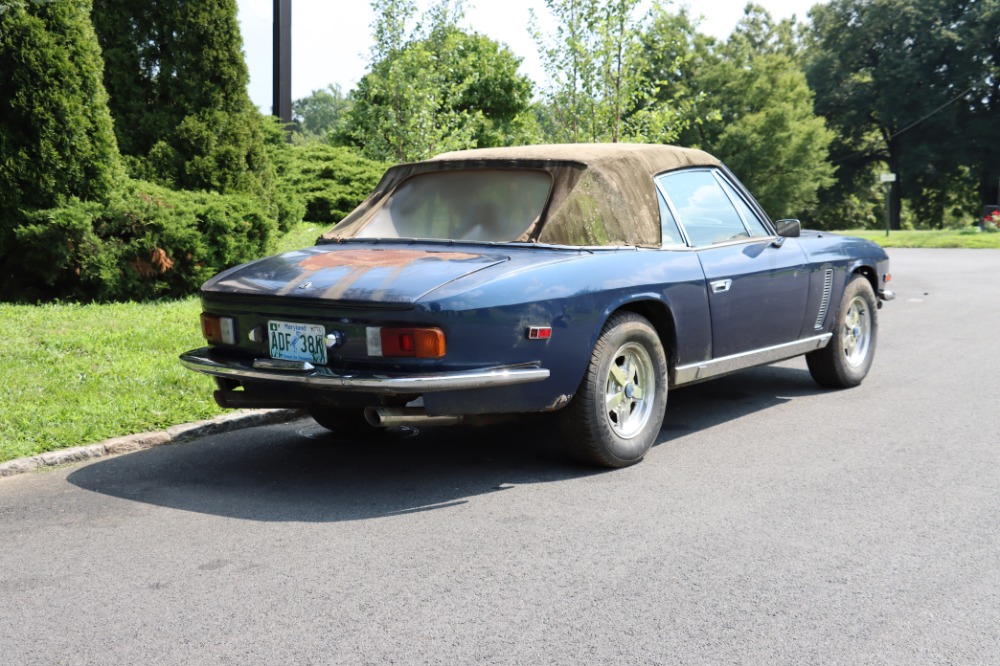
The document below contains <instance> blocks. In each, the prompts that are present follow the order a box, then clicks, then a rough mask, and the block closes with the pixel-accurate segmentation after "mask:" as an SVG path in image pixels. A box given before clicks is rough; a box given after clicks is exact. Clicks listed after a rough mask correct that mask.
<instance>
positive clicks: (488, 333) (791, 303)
mask: <svg viewBox="0 0 1000 666" xmlns="http://www.w3.org/2000/svg"><path fill="white" fill-rule="evenodd" d="M888 268H889V265H888V259H887V257H886V254H885V252H884V251H883V250H882V249H881V248H880V247H879V246H878V245H876V244H874V243H871V242H868V241H864V240H860V239H856V238H847V237H842V236H837V235H832V234H827V233H816V232H805V231H801V229H800V225H799V222H798V221H797V220H778V221H777V222H772V221H771V220H770V219H769V218H768V216H767V215H766V214H765V212H764V211H763V210H762V209H761V207H760V206H759V205H758V204H757V202H756V201H755V200H754V198H753V197H752V196H751V195H750V194H749V193H748V192H747V191H746V190H745V189H744V188H743V186H742V185H741V184H740V183H739V181H738V180H737V179H736V178H735V177H734V176H733V174H732V173H730V172H729V171H728V170H727V169H726V168H725V167H724V166H723V165H722V164H720V163H719V161H718V160H716V159H715V158H713V157H712V156H711V155H709V154H707V153H704V152H701V151H698V150H690V149H684V148H676V147H671V146H649V145H622V144H615V145H566V146H559V145H557V146H529V147H522V148H498V149H483V150H470V151H462V152H454V153H447V154H444V155H440V156H438V157H435V158H434V159H431V160H427V161H424V162H419V163H415V164H404V165H400V166H396V167H393V168H391V169H389V170H388V172H386V174H385V176H384V177H383V178H382V180H381V182H380V183H379V184H378V186H377V187H376V189H375V191H374V193H373V194H372V195H371V196H370V197H369V198H368V199H367V200H366V201H365V202H364V203H362V204H361V205H360V206H359V207H358V208H357V209H356V210H355V211H354V212H352V213H351V214H350V215H349V216H347V217H346V218H345V219H344V220H343V221H342V222H341V223H340V224H338V225H337V226H335V227H334V228H333V229H332V230H330V231H329V232H328V233H327V234H325V235H324V236H322V237H321V238H320V239H319V240H318V241H317V244H316V245H315V246H313V247H309V248H306V249H303V250H299V251H296V252H287V253H285V254H281V255H278V256H275V257H270V258H267V259H261V260H259V261H255V262H252V263H249V264H245V265H242V266H237V267H235V268H232V269H230V270H227V271H225V272H223V273H221V274H219V275H218V276H216V277H214V278H213V279H211V280H209V281H208V282H207V283H206V284H205V285H204V286H203V288H202V294H201V297H202V303H203V309H204V313H203V314H202V328H203V331H204V335H205V337H206V338H207V340H208V346H207V347H204V348H202V349H197V350H193V351H190V352H188V353H186V354H184V355H182V356H181V360H182V362H183V363H184V365H185V366H187V367H188V368H190V369H192V370H195V371H198V372H203V373H206V374H209V375H213V376H214V377H215V378H216V381H217V385H218V390H217V391H216V393H215V398H216V400H217V401H218V403H219V404H220V405H222V406H223V407H301V408H304V409H307V410H308V411H309V413H310V414H312V416H313V417H314V418H315V419H316V421H317V422H319V423H320V424H321V425H323V426H324V427H327V428H330V429H331V430H337V431H342V432H344V433H345V434H351V433H356V432H358V431H359V430H364V429H367V428H370V427H372V426H374V427H379V426H383V427H384V426H388V425H399V424H419V423H424V424H444V423H454V422H458V421H464V422H467V423H469V422H471V423H483V422H489V421H491V420H494V419H496V418H498V417H501V416H509V415H513V414H519V413H525V412H555V413H556V414H555V415H554V417H555V418H558V419H559V421H560V423H561V425H562V428H563V433H564V439H565V441H566V443H567V444H568V445H569V446H570V447H571V448H572V449H573V450H574V451H575V452H576V453H577V454H578V455H579V456H580V457H582V458H583V459H585V460H587V461H589V462H592V463H596V464H599V465H605V466H612V467H619V466H624V465H629V464H632V463H635V462H638V461H639V460H641V459H642V457H643V456H644V455H645V454H646V452H647V451H648V450H649V448H650V446H651V445H652V443H653V441H654V439H655V438H656V435H657V433H658V431H659V429H660V426H661V423H662V421H663V416H664V408H665V406H666V401H667V392H668V390H669V389H670V388H672V387H674V386H680V385H682V384H689V383H692V382H699V381H702V380H705V379H710V378H712V377H717V376H719V375H723V374H726V373H731V372H734V371H737V370H740V369H743V368H747V367H750V366H755V365H761V364H766V363H773V362H775V361H779V360H782V359H787V358H791V357H793V356H798V355H802V354H804V355H805V357H806V361H807V363H808V366H809V370H810V372H811V373H812V376H813V377H814V378H815V379H816V381H818V382H819V383H820V384H821V385H823V386H828V387H849V386H854V385H857V384H858V383H860V382H861V381H862V379H864V377H865V375H866V374H867V373H868V369H869V367H870V366H871V363H872V358H873V356H874V353H875V343H876V339H877V334H878V318H877V310H878V308H879V307H880V306H881V303H880V301H881V300H889V299H891V298H892V292H891V291H889V290H888V289H886V283H887V282H888V281H889V273H888Z"/></svg>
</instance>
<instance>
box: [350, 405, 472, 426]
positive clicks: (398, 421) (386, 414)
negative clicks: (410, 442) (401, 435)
mask: <svg viewBox="0 0 1000 666" xmlns="http://www.w3.org/2000/svg"><path fill="white" fill-rule="evenodd" d="M365 420H366V421H368V424H369V425H371V426H374V427H376V428H390V427H392V426H446V425H454V424H456V423H459V422H461V420H462V417H461V416H428V415H427V413H426V412H424V410H423V409H422V408H420V407H365Z"/></svg>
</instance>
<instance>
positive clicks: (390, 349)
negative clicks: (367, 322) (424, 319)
mask: <svg viewBox="0 0 1000 666" xmlns="http://www.w3.org/2000/svg"><path fill="white" fill-rule="evenodd" d="M368 331H369V333H368V353H369V354H370V355H372V356H409V357H413V358H441V357H442V356H444V353H445V342H444V331H442V330H441V329H440V328H389V327H383V328H380V329H379V328H370V329H368ZM376 332H377V333H376Z"/></svg>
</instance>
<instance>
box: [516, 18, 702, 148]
mask: <svg viewBox="0 0 1000 666" xmlns="http://www.w3.org/2000/svg"><path fill="white" fill-rule="evenodd" d="M545 4H546V7H547V9H548V11H549V13H550V14H551V15H552V18H553V19H554V21H555V25H556V27H555V31H554V32H553V33H552V34H544V33H542V32H541V31H540V30H539V29H538V27H537V21H536V25H535V26H534V27H533V34H534V38H535V42H536V44H537V45H538V48H539V52H540V54H541V56H542V63H543V66H544V68H545V72H546V74H547V76H548V79H549V87H548V89H547V90H546V91H545V96H546V106H545V109H546V112H547V116H548V118H547V126H548V127H549V128H551V134H552V135H553V136H552V137H551V138H552V139H553V140H556V141H568V142H580V141H586V142H600V141H610V142H618V141H654V142H663V143H667V142H671V141H673V140H675V139H676V138H677V136H678V134H679V132H680V130H681V129H682V128H683V126H684V124H685V121H684V115H683V104H671V103H670V102H677V99H676V98H669V97H668V96H665V95H658V94H657V93H658V92H659V91H660V87H659V86H660V83H661V82H660V81H659V80H658V79H655V78H651V77H650V76H649V74H650V71H651V68H650V67H649V66H648V61H647V58H648V57H649V55H650V53H649V52H648V50H646V49H644V40H643V36H644V34H645V32H646V30H647V28H648V26H649V23H650V16H652V15H653V14H655V13H660V14H662V13H664V12H663V7H662V5H661V3H659V2H656V3H654V9H653V13H652V14H645V15H641V16H640V13H639V6H640V4H641V3H640V1H639V0H613V1H611V2H600V1H599V0H546V3H545ZM668 66H675V63H670V64H669V65H668Z"/></svg>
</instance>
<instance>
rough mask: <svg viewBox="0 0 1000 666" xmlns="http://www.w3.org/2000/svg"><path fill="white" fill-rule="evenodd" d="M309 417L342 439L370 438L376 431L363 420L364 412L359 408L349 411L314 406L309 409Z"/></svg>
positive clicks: (346, 409) (348, 409)
mask: <svg viewBox="0 0 1000 666" xmlns="http://www.w3.org/2000/svg"><path fill="white" fill-rule="evenodd" d="M309 416H311V417H312V418H313V420H314V421H316V423H318V424H319V425H321V426H322V427H324V428H326V429H327V430H329V431H330V432H332V433H334V434H336V435H340V436H342V437H354V436H358V435H367V436H369V437H370V436H371V435H372V433H373V432H375V431H376V430H378V429H377V428H374V427H373V426H372V425H371V424H369V423H368V421H367V420H365V412H364V410H363V409H360V408H358V409H350V408H344V407H326V406H323V405H315V406H312V407H310V408H309Z"/></svg>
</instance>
